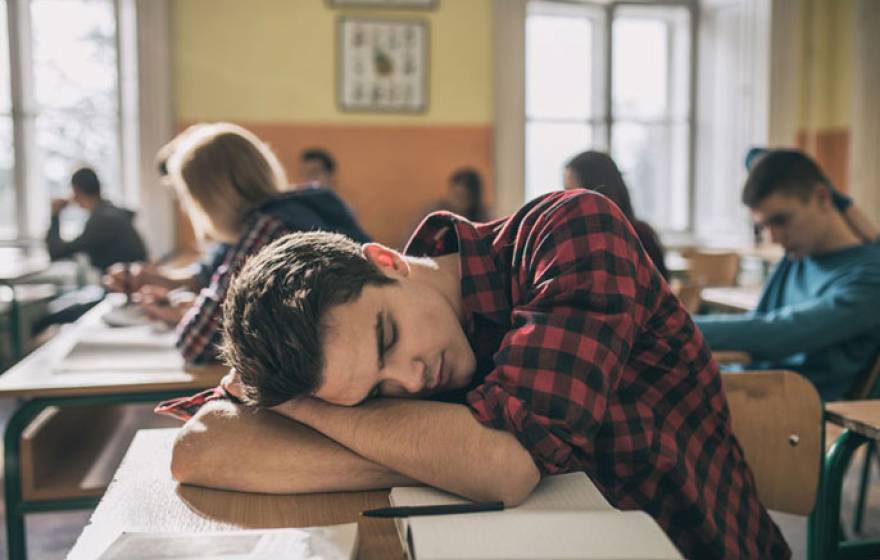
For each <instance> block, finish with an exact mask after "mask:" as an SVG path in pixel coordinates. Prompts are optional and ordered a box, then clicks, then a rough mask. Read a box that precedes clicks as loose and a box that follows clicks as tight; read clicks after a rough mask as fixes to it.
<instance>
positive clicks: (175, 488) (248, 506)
mask: <svg viewBox="0 0 880 560" xmlns="http://www.w3.org/2000/svg"><path fill="white" fill-rule="evenodd" d="M176 431H177V430H173V429H172V430H141V431H140V432H138V434H137V436H135V439H134V441H133V442H132V444H131V447H130V448H129V450H128V453H127V454H126V456H125V459H124V460H123V462H122V465H121V466H120V467H119V470H118V471H117V473H116V476H115V477H114V481H113V483H112V484H111V485H110V487H109V488H108V490H107V493H106V494H105V495H104V498H103V499H102V500H101V503H100V504H99V505H98V509H96V510H95V513H94V514H93V515H92V518H91V522H90V524H89V525H88V526H87V527H86V528H85V530H84V531H83V533H82V535H80V537H79V539H78V540H77V542H76V545H75V546H74V547H73V550H71V552H70V555H69V556H68V557H67V558H68V560H91V559H93V558H95V557H97V556H98V555H99V554H100V553H101V552H102V551H103V550H104V549H105V548H106V547H107V546H108V545H109V544H110V543H111V542H112V541H113V539H114V538H115V537H116V535H117V534H118V533H119V532H120V531H122V530H127V531H167V532H194V531H198V532H206V531H218V530H228V529H230V528H269V527H309V526H315V525H332V524H338V523H351V522H353V521H357V523H358V532H359V540H360V544H359V550H358V558H360V559H361V560H372V559H381V560H395V559H401V558H403V549H402V547H401V545H400V540H399V539H398V536H397V530H396V529H395V527H394V521H392V520H389V519H369V518H364V517H361V516H360V515H359V513H360V512H362V511H364V510H365V509H370V508H376V507H385V506H387V505H388V491H387V490H382V491H374V492H339V493H333V494H307V495H300V496H294V495H285V496H275V495H269V494H248V493H243V492H227V491H222V490H211V489H208V488H197V487H195V486H183V485H178V484H177V483H175V482H174V481H173V480H172V479H171V474H170V470H169V466H170V463H171V444H172V441H173V439H174V435H175V433H176Z"/></svg>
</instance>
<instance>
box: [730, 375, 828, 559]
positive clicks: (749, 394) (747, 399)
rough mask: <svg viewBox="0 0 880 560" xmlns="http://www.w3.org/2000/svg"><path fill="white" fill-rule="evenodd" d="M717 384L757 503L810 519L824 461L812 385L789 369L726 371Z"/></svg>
mask: <svg viewBox="0 0 880 560" xmlns="http://www.w3.org/2000/svg"><path fill="white" fill-rule="evenodd" d="M721 380H722V384H723V386H724V392H725V394H726V395H727V402H728V405H729V407H730V415H731V421H732V423H733V433H734V434H735V435H736V438H737V439H738V440H739V443H740V445H741V446H742V448H743V451H744V452H745V456H746V461H748V464H749V466H750V467H751V469H752V472H753V473H754V475H755V482H756V484H757V490H758V498H759V499H760V500H761V503H763V504H764V506H765V507H767V508H770V509H774V510H777V511H783V512H787V513H792V514H796V515H810V514H811V513H812V512H813V509H814V507H815V504H816V495H817V491H818V487H819V478H820V473H821V465H822V463H821V462H822V457H823V445H822V436H823V433H822V417H823V405H822V400H821V399H820V398H819V394H818V393H817V392H816V389H815V388H814V387H813V384H812V383H810V382H809V381H808V380H807V379H805V378H803V377H801V376H800V375H798V374H797V373H794V372H791V371H760V372H737V373H725V374H722V375H721ZM811 533H812V531H811ZM816 533H818V534H820V535H821V533H822V531H821V530H819V531H816ZM813 538H814V535H813V534H811V535H810V536H808V541H809V542H808V546H813V542H812V541H813Z"/></svg>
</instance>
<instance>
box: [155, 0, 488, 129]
mask: <svg viewBox="0 0 880 560" xmlns="http://www.w3.org/2000/svg"><path fill="white" fill-rule="evenodd" d="M341 15H347V16H368V17H379V18H398V17H406V18H411V17H416V18H422V19H425V20H427V21H428V22H429V24H430V37H431V42H430V52H429V59H430V61H429V67H430V76H429V80H430V98H429V109H428V111H427V112H426V113H424V114H420V115H407V114H395V115H390V114H364V113H343V112H340V111H339V110H338V109H337V107H336V99H335V76H336V74H335V67H336V63H335V61H336V21H337V18H338V17H339V16H341ZM172 38H173V39H172V40H173V55H172V56H173V61H174V71H173V76H174V98H175V110H176V115H177V120H178V122H184V121H186V122H192V121H198V120H216V119H229V120H236V121H259V122H278V121H288V122H304V123H315V122H332V123H339V122H344V123H349V124H351V123H386V124H387V123H394V124H424V123H455V124H475V123H483V124H487V123H489V122H490V121H491V118H492V112H491V98H492V89H491V76H492V67H491V64H492V60H491V39H492V37H491V0H439V1H438V3H437V7H436V8H435V9H433V10H396V9H395V10H389V9H385V10H376V9H372V10H364V9H351V8H346V9H342V8H331V7H330V6H329V4H328V3H327V2H326V1H325V0H174V2H172Z"/></svg>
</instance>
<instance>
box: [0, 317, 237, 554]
mask: <svg viewBox="0 0 880 560" xmlns="http://www.w3.org/2000/svg"><path fill="white" fill-rule="evenodd" d="M110 307H111V304H110V302H108V301H105V302H102V303H101V304H99V305H97V306H96V307H95V308H93V309H92V310H91V311H89V312H88V313H86V314H85V315H83V317H81V318H80V320H79V321H77V322H76V323H74V324H73V325H69V326H67V327H66V328H65V329H63V330H62V332H61V333H59V334H58V335H57V336H56V337H55V338H53V339H52V340H50V341H49V342H48V343H46V344H45V345H43V346H42V347H40V348H38V349H37V350H35V351H34V352H32V353H31V354H30V355H28V356H27V357H25V358H24V359H23V360H22V361H20V362H19V363H18V364H16V365H15V366H13V367H12V368H10V369H9V370H7V371H6V372H5V373H4V374H3V375H2V376H0V397H12V398H16V399H19V401H18V406H17V408H16V410H15V412H14V413H13V415H12V416H11V417H10V419H9V422H8V423H7V425H6V431H5V434H4V445H5V447H4V456H3V462H4V472H5V481H4V483H5V490H6V493H5V496H4V500H5V503H6V536H7V546H8V550H9V558H10V560H17V559H23V558H26V544H25V543H26V541H25V525H24V522H25V515H26V514H28V513H35V512H41V511H55V510H64V509H79V508H87V507H94V505H95V504H97V503H98V500H99V498H100V491H98V492H91V493H90V492H79V493H77V492H68V491H66V490H64V489H59V491H58V492H56V491H54V490H53V489H49V491H48V492H42V493H40V494H39V495H38V496H36V497H30V498H29V497H27V496H24V495H23V493H22V488H23V487H22V481H23V476H22V475H23V474H27V473H23V472H22V454H21V451H22V448H21V445H22V436H23V434H25V432H26V430H28V428H29V427H30V426H32V424H34V423H35V422H34V421H35V420H36V419H38V417H40V418H42V416H41V415H43V414H44V413H45V412H46V411H47V410H48V409H50V408H51V407H56V408H57V409H65V408H70V407H86V406H95V405H118V404H125V403H156V402H158V401H160V400H162V399H167V398H171V397H176V396H181V395H187V394H191V393H194V392H196V391H199V390H201V389H205V388H208V387H212V386H214V385H216V384H217V382H218V381H219V380H220V378H221V377H222V376H223V375H224V373H225V371H226V370H225V368H221V367H217V366H214V367H206V368H188V369H184V370H180V371H107V370H104V371H59V370H58V368H57V365H58V363H59V361H60V360H61V359H62V358H63V357H64V356H66V355H67V353H68V352H69V351H70V349H71V348H72V347H73V345H74V344H75V342H76V340H77V339H78V337H79V335H80V334H81V333H83V332H84V331H87V330H88V329H92V328H95V327H96V326H98V325H100V323H101V316H102V315H104V313H106V312H107V311H108V310H109V309H110ZM92 428H93V429H95V430H98V429H100V426H99V425H98V424H97V423H96V424H95V425H94V426H92ZM78 439H79V438H78ZM83 439H84V436H83ZM67 459H68V458H65V459H64V460H67ZM166 473H167V469H166ZM60 490H63V491H60ZM52 494H57V495H58V496H60V497H57V498H53V497H52Z"/></svg>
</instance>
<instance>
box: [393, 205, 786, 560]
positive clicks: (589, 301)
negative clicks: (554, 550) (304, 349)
mask: <svg viewBox="0 0 880 560" xmlns="http://www.w3.org/2000/svg"><path fill="white" fill-rule="evenodd" d="M456 251H457V252H458V253H459V255H460V257H461V275H462V279H461V289H462V297H463V300H464V306H465V309H466V310H467V312H468V315H469V318H468V321H467V325H466V326H467V332H468V336H469V337H470V341H471V344H472V345H473V346H474V350H475V352H476V354H477V357H478V369H482V371H478V372H477V376H478V382H477V386H476V387H475V388H474V389H473V390H472V391H471V392H470V393H468V394H467V402H468V404H469V405H470V407H471V409H472V410H473V413H474V415H475V416H476V418H477V419H478V420H479V421H480V422H482V423H484V424H486V425H488V426H491V427H493V428H496V429H500V430H506V431H508V432H510V433H512V434H514V435H516V437H517V438H518V439H519V441H520V442H521V443H522V445H523V446H524V447H525V448H526V449H528V450H529V451H530V453H531V454H532V456H533V458H534V460H535V462H536V464H537V465H538V466H539V468H540V469H541V470H542V471H544V472H545V473H564V472H570V471H584V472H586V473H587V474H588V475H589V476H590V478H591V479H592V480H593V481H594V482H595V483H596V484H597V485H598V486H599V488H600V489H601V490H602V492H603V493H604V494H605V496H606V497H607V498H608V499H609V501H611V503H613V504H614V505H615V506H617V507H619V508H621V509H638V510H643V511H645V512H647V513H649V514H650V515H652V516H653V517H654V518H655V519H656V520H657V522H658V523H659V524H660V525H661V526H662V527H663V529H664V530H665V531H666V533H667V534H668V535H669V537H670V538H671V539H672V540H673V542H675V544H676V546H678V548H679V549H680V550H681V552H682V553H683V554H684V555H685V556H687V557H688V558H700V559H703V558H787V557H789V556H790V554H791V553H790V551H789V549H788V547H787V545H786V543H785V541H784V540H783V538H782V536H781V534H780V532H779V529H778V528H777V527H776V525H775V524H774V523H773V521H772V520H771V519H770V517H769V516H768V514H767V511H766V510H765V509H764V507H763V506H762V505H761V504H760V503H759V502H758V497H757V494H756V491H755V482H754V479H753V477H752V474H751V471H750V470H749V468H748V466H747V465H746V463H745V460H744V457H743V451H742V449H741V448H740V446H739V444H738V443H737V441H736V439H735V437H734V436H733V434H732V433H731V425H730V419H729V413H728V409H727V402H726V399H725V397H724V394H723V393H722V391H721V380H720V377H719V375H718V369H717V366H716V364H715V363H714V362H713V360H712V358H711V354H710V352H709V350H708V348H707V346H706V344H705V343H704V341H703V337H702V335H701V334H700V332H699V331H698V330H697V329H696V327H695V326H694V323H693V322H692V321H691V319H690V317H689V316H688V314H687V313H686V312H685V310H684V309H683V308H682V307H681V305H680V304H679V302H678V300H677V299H676V298H675V296H674V295H673V294H672V293H671V291H670V290H669V287H668V286H667V284H666V283H665V282H664V281H663V280H662V278H661V276H660V274H659V273H658V272H657V270H656V269H655V268H654V266H653V264H651V262H650V259H649V258H648V257H647V256H646V254H645V253H644V251H643V250H642V247H641V245H640V244H639V242H638V240H637V237H636V235H635V233H634V231H633V230H632V228H631V226H630V225H629V223H628V222H627V221H626V218H624V217H623V215H622V214H621V213H620V211H619V210H618V209H617V207H616V206H615V205H614V204H613V203H611V202H609V201H608V200H607V199H606V198H604V197H602V196H601V195H597V194H595V193H590V192H587V191H578V192H570V193H562V192H560V193H553V194H549V195H546V196H543V197H540V198H538V199H536V200H534V201H532V202H531V203H529V204H528V205H526V206H525V207H523V208H522V209H521V210H520V211H519V212H517V213H516V214H514V215H513V216H511V217H510V218H507V219H503V220H498V221H495V222H491V223H488V224H473V223H471V222H468V221H466V220H464V219H461V218H459V217H457V216H455V215H453V214H450V213H446V212H440V213H437V214H433V215H432V216H429V217H428V218H426V220H425V221H424V222H423V223H422V225H421V226H420V227H419V229H418V230H417V231H416V233H415V234H414V235H413V238H412V239H411V240H410V242H409V245H408V247H407V253H408V254H410V255H418V256H436V255H441V254H448V253H453V252H456ZM477 325H479V328H476V326H477ZM493 331H494V332H493ZM499 340H500V341H501V342H500V345H499V344H498V341H499Z"/></svg>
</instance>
